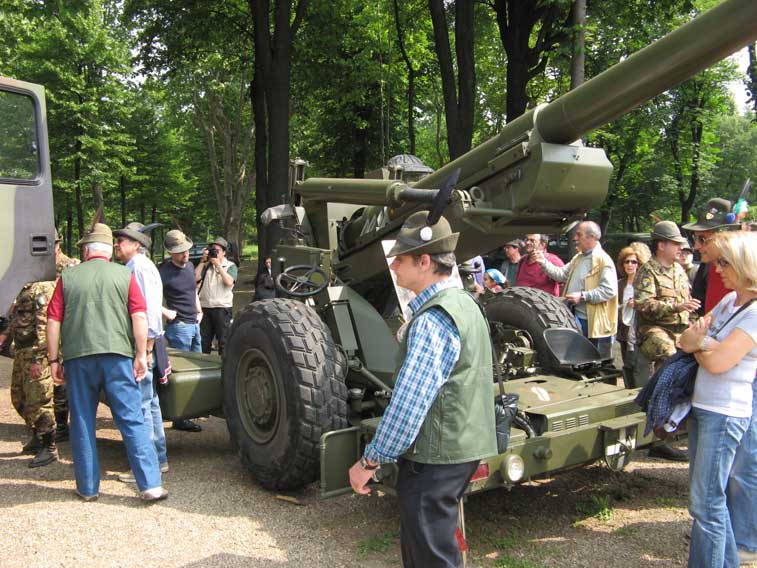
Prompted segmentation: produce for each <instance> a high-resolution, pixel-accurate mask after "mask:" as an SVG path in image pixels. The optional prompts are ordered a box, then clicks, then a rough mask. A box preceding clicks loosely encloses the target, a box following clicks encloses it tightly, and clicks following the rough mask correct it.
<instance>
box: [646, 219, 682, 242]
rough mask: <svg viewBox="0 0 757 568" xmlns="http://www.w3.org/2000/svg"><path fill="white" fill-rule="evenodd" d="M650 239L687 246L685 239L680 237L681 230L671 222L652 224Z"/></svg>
mask: <svg viewBox="0 0 757 568" xmlns="http://www.w3.org/2000/svg"><path fill="white" fill-rule="evenodd" d="M652 238H653V239H659V240H662V241H673V242H674V243H681V244H682V245H685V244H688V242H689V241H687V240H686V237H683V236H682V235H681V230H680V229H679V228H678V225H676V224H675V223H673V221H660V222H659V223H655V224H654V229H652Z"/></svg>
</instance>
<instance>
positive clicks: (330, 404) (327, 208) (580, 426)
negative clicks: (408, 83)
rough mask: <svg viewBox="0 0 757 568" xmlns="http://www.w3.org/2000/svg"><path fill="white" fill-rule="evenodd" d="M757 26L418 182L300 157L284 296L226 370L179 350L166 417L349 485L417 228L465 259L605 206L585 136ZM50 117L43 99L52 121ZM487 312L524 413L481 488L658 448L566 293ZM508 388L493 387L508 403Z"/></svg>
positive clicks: (379, 396)
mask: <svg viewBox="0 0 757 568" xmlns="http://www.w3.org/2000/svg"><path fill="white" fill-rule="evenodd" d="M755 21H757V3H755V2H754V1H753V0H727V1H726V2H724V3H722V4H721V5H719V6H717V7H716V8H714V9H712V10H711V11H709V12H707V13H706V14H703V15H701V16H699V17H697V18H696V19H694V20H693V21H692V22H690V23H688V24H686V25H685V26H683V27H682V28H680V29H678V30H676V31H675V32H673V33H671V34H669V35H668V36H666V37H665V38H663V39H661V40H660V41H658V42H656V43H655V44H653V45H651V46H649V47H647V48H645V49H644V50H642V51H640V52H639V53H637V54H635V55H633V56H631V57H629V58H628V59H626V60H624V61H623V62H621V63H620V64H618V65H617V66H615V67H613V68H611V69H608V70H607V71H605V72H604V73H602V74H600V75H598V76H597V77H595V78H593V79H592V80H590V81H588V82H587V83H585V84H584V85H582V86H581V87H579V88H577V89H575V90H573V91H571V92H570V93H568V94H566V95H564V96H562V97H560V98H558V99H557V100H555V101H553V102H552V103H550V104H547V105H540V106H538V107H537V108H535V109H532V110H530V111H528V112H527V113H526V114H524V115H522V116H520V117H518V118H517V119H515V120H513V121H512V122H510V123H509V124H508V125H507V126H506V127H505V128H504V129H503V130H502V131H501V132H500V133H499V134H498V135H496V136H494V137H493V138H492V139H490V140H488V141H486V142H484V143H483V144H481V145H480V146H478V147H476V148H474V149H473V150H471V151H470V152H468V153H467V154H465V155H463V156H461V157H460V158H458V159H456V160H454V161H452V162H451V163H449V164H447V165H445V166H444V167H442V168H441V169H439V170H437V171H436V172H433V173H429V174H427V175H422V176H419V179H417V180H409V179H407V180H403V179H402V175H401V174H400V173H398V172H399V169H398V168H394V171H389V170H390V169H389V168H388V169H387V172H386V173H384V172H382V173H380V175H376V176H375V178H374V179H364V180H357V179H325V178H309V179H305V178H304V175H303V171H304V168H303V165H302V164H301V163H299V164H296V166H295V168H294V169H293V172H294V173H293V175H292V176H291V177H292V179H293V183H292V185H291V194H290V196H289V201H288V203H285V204H282V205H280V206H277V207H274V208H271V209H269V210H267V211H266V212H264V214H263V219H264V221H265V222H267V223H275V224H277V225H279V226H280V228H281V230H282V231H283V232H284V234H285V236H284V238H283V239H282V241H281V242H280V243H279V244H278V245H277V247H276V249H275V253H274V259H275V260H274V270H275V273H276V282H277V286H278V288H279V292H280V294H281V296H282V297H280V298H276V299H273V300H264V301H259V302H255V303H252V304H250V305H249V306H247V307H246V308H245V309H244V310H242V311H241V312H240V313H238V314H236V317H235V320H234V323H233V326H232V328H231V330H230V334H229V338H228V341H227V345H226V350H225V353H224V358H223V360H222V361H221V360H219V359H218V358H216V357H214V356H210V355H191V354H182V353H178V352H173V353H172V362H173V368H174V374H173V375H172V376H171V378H170V379H169V384H168V386H167V387H166V388H165V389H164V390H163V391H162V392H161V406H162V409H163V415H164V418H165V419H167V420H170V419H175V418H193V417H198V416H206V415H209V414H212V415H217V416H224V417H225V419H226V421H227V424H228V428H229V432H230V434H231V438H232V440H233V442H234V443H235V445H236V446H237V448H238V450H239V454H240V457H241V460H242V463H243V464H244V465H245V467H246V468H247V469H248V470H249V472H250V474H251V476H252V477H253V478H254V479H255V480H257V481H258V482H259V483H261V484H262V485H264V486H265V487H269V488H273V489H293V488H298V487H301V486H303V485H305V484H308V483H311V482H313V481H315V480H316V479H318V478H319V477H320V480H321V490H322V495H324V496H333V495H337V494H340V493H341V492H344V491H348V490H349V485H348V478H347V469H348V467H349V466H350V465H351V464H352V463H353V462H354V461H355V460H356V459H357V458H358V456H359V455H360V452H361V450H362V447H363V445H364V444H365V443H366V441H367V440H369V439H370V437H371V436H372V435H373V433H374V432H375V430H376V426H377V424H378V422H379V421H380V419H381V415H382V414H383V412H384V410H385V409H386V407H387V405H388V404H389V402H390V400H391V396H392V388H393V386H394V385H393V377H394V366H395V358H396V354H397V349H398V346H397V342H396V339H395V335H394V333H395V331H396V330H397V329H398V328H399V326H400V325H401V324H402V322H403V321H404V314H403V311H402V307H403V305H404V304H405V303H406V301H407V297H406V291H404V290H403V289H401V288H398V287H397V286H396V285H395V283H394V280H393V279H392V274H391V272H390V271H389V269H388V263H387V259H386V258H385V257H384V255H385V251H387V250H389V248H388V247H390V246H391V244H392V241H393V239H394V238H395V235H396V234H397V232H398V230H399V228H400V227H401V225H402V223H403V221H404V220H405V219H406V218H407V217H408V216H409V215H410V214H412V213H413V212H415V211H417V210H419V209H422V208H429V207H436V208H439V209H440V210H442V211H443V213H444V215H445V217H446V218H447V219H448V220H449V221H450V223H451V225H452V228H453V230H455V231H458V232H459V233H460V238H459V242H458V246H457V250H456V254H457V257H458V259H460V260H461V261H462V260H465V259H468V258H471V257H474V256H476V255H478V254H480V253H482V252H486V251H489V250H492V249H494V248H496V247H498V246H501V244H502V243H503V242H506V241H507V240H508V239H510V238H512V237H514V236H517V235H523V234H525V233H547V234H555V233H558V232H560V231H561V230H564V229H566V228H568V227H569V226H570V225H571V223H573V222H574V221H575V220H576V219H579V218H581V217H582V215H583V214H584V213H585V212H586V211H587V210H589V209H591V208H594V207H596V206H598V205H599V204H600V203H601V202H602V200H603V199H604V198H605V196H606V193H607V190H608V184H609V180H610V176H611V172H612V165H611V164H610V162H609V160H608V159H607V156H606V155H605V153H604V151H603V150H602V149H600V148H590V147H586V146H585V145H583V144H582V143H581V140H580V138H581V136H582V135H583V134H585V133H586V132H589V131H590V130H591V129H593V128H596V127H598V126H601V125H603V124H606V123H607V122H609V121H611V120H613V119H614V118H616V117H618V116H620V115H622V114H624V113H626V112H628V111H630V110H631V109H633V108H635V107H636V106H638V105H639V104H641V103H643V102H645V101H647V100H648V99H650V98H651V97H653V96H655V95H657V94H659V93H662V92H664V91H665V90H666V89H668V88H670V87H672V86H674V85H676V84H678V83H679V82H681V81H682V80H684V79H686V78H688V77H690V76H692V75H694V74H695V73H697V72H698V71H700V70H702V69H704V68H706V67H707V66H709V65H711V64H712V63H714V62H716V61H718V60H720V59H722V58H724V57H726V56H728V55H729V54H731V53H733V52H734V51H736V50H737V49H738V48H740V47H742V46H744V45H746V44H748V43H750V42H753V41H755V39H757V26H755V25H754V22H755ZM0 85H7V83H6V82H5V81H2V82H0ZM3 88H4V89H6V87H3ZM35 100H36V99H35ZM40 108H41V110H40ZM43 111H44V107H40V106H39V104H38V103H37V106H35V113H36V114H35V116H37V118H38V122H39V123H40V124H41V123H42V122H41V121H42V120H43V117H44V112H43ZM38 128H39V124H38ZM44 158H46V155H44ZM35 159H36V160H40V159H43V158H42V157H41V156H39V155H36V154H35ZM35 179H36V178H35ZM48 235H49V233H48ZM3 286H5V281H3ZM486 312H487V317H488V319H489V321H490V325H491V330H492V342H493V344H494V346H495V350H496V355H497V360H498V362H499V364H500V367H501V368H502V369H503V372H504V374H505V378H506V379H507V380H506V381H505V383H504V385H505V390H507V391H508V392H514V393H517V394H518V395H519V409H520V417H521V419H520V420H519V422H518V427H517V428H513V430H512V432H511V436H510V443H509V446H508V448H507V450H506V451H504V452H503V453H501V454H500V455H498V456H495V457H493V458H490V459H487V460H483V461H482V462H481V464H480V466H479V468H478V470H477V471H476V473H475V475H474V477H473V479H472V480H471V483H470V484H469V487H468V492H476V491H482V490H488V489H492V488H496V487H509V486H511V485H513V484H515V483H518V482H521V481H523V480H527V479H531V478H534V477H537V476H542V475H546V474H551V473H553V472H557V471H559V470H562V469H566V468H571V467H575V466H579V465H582V464H587V463H592V462H595V461H597V460H601V459H604V460H605V461H606V462H607V464H608V465H609V466H610V467H611V468H615V469H617V468H621V467H623V466H624V465H625V463H627V461H628V459H629V458H630V456H631V454H632V452H633V451H634V450H635V449H637V448H639V447H641V446H645V445H648V444H651V443H653V439H652V438H651V437H650V436H645V435H644V434H643V430H644V428H643V426H644V416H643V414H642V413H641V412H639V411H638V408H637V407H636V406H635V404H634V398H635V396H636V394H637V391H635V390H629V389H626V388H624V386H623V385H622V383H621V378H620V377H621V375H620V372H619V371H618V370H617V369H615V368H613V367H612V366H610V365H607V364H606V363H604V362H602V361H599V356H598V354H597V353H596V351H595V350H594V349H593V347H592V346H591V345H590V344H587V342H586V341H585V340H584V338H583V337H581V336H580V335H579V334H578V333H577V329H576V326H575V323H574V320H573V318H572V315H571V314H570V312H569V311H567V310H566V309H565V307H564V306H563V305H562V304H561V303H560V302H559V300H557V299H555V298H553V297H552V296H549V295H547V294H544V293H542V292H540V291H535V290H532V289H520V288H513V289H510V290H508V291H506V292H505V293H504V294H502V295H501V296H499V297H498V298H497V299H496V300H495V301H492V302H490V303H489V304H487V306H486ZM497 394H498V386H497V385H496V384H493V385H492V403H494V397H495V396H496V395H497ZM492 427H493V428H494V424H492ZM382 476H383V478H382V481H381V482H382V483H383V485H384V486H385V487H386V488H387V489H388V490H391V489H392V487H393V485H394V483H395V480H396V476H395V472H394V471H393V469H392V468H391V467H386V468H382Z"/></svg>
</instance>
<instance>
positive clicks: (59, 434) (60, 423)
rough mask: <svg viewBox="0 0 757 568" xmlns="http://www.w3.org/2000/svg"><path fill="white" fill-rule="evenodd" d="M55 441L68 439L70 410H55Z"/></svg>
mask: <svg viewBox="0 0 757 568" xmlns="http://www.w3.org/2000/svg"><path fill="white" fill-rule="evenodd" d="M55 424H56V426H55V441H56V442H66V441H68V410H63V411H56V412H55Z"/></svg>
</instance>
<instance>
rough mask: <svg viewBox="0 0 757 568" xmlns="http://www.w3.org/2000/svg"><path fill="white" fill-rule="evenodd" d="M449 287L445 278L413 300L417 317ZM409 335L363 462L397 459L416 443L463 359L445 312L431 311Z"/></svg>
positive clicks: (424, 314) (411, 306)
mask: <svg viewBox="0 0 757 568" xmlns="http://www.w3.org/2000/svg"><path fill="white" fill-rule="evenodd" d="M449 286H450V284H449V281H448V280H443V281H441V282H437V283H436V284H434V285H433V286H429V287H428V288H426V289H425V290H424V291H423V292H421V293H420V294H419V295H418V296H417V297H416V298H414V299H413V301H412V302H410V309H411V310H412V312H413V314H415V313H416V312H417V311H418V310H419V309H420V308H421V306H423V304H425V303H426V302H427V301H428V300H429V299H431V298H432V297H433V296H434V295H436V294H437V293H438V292H440V291H441V290H444V289H445V288H447V287H449ZM407 333H408V334H409V335H408V337H407V354H406V356H405V360H404V361H403V363H402V367H401V368H400V371H399V373H398V374H397V382H396V384H395V387H394V392H393V393H392V400H391V402H390V403H389V407H388V408H387V409H386V412H385V413H384V416H383V417H382V418H381V422H380V423H379V426H378V429H377V430H376V435H375V436H374V438H373V440H371V442H370V443H369V444H368V445H367V446H366V448H365V458H366V459H367V460H369V461H371V462H374V463H386V462H392V461H395V460H396V459H397V458H398V457H399V456H401V455H402V454H404V453H405V452H406V451H407V449H408V448H409V447H410V446H411V445H412V443H413V442H414V441H415V438H416V437H417V436H418V432H419V431H420V429H421V426H422V424H423V421H424V420H425V419H426V414H428V411H429V409H430V408H431V405H432V404H433V403H434V400H435V399H436V395H437V394H439V390H440V389H441V388H442V387H443V386H444V383H445V382H447V379H448V378H449V377H450V375H451V374H452V369H453V368H454V366H455V364H456V363H457V360H458V358H459V357H460V333H459V332H458V330H457V327H456V326H455V324H454V322H453V321H452V318H450V317H449V315H447V313H446V312H445V311H444V310H442V309H441V308H438V307H434V308H431V309H429V310H426V311H425V312H423V313H422V314H421V315H419V316H418V317H417V318H415V319H413V323H412V325H411V326H409V329H408V330H407Z"/></svg>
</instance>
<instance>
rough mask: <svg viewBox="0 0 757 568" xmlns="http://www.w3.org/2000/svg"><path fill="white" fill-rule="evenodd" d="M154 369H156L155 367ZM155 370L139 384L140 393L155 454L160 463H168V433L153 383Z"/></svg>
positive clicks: (148, 372)
mask: <svg viewBox="0 0 757 568" xmlns="http://www.w3.org/2000/svg"><path fill="white" fill-rule="evenodd" d="M153 368H154V367H153ZM153 368H150V369H149V370H148V371H147V375H145V378H144V379H142V381H140V383H139V391H140V394H141V396H142V414H143V415H144V417H145V424H146V425H147V428H148V430H150V439H151V440H152V442H153V444H155V452H156V453H157V454H158V462H159V463H160V464H164V463H167V462H168V455H167V454H166V433H165V431H164V430H163V415H162V414H161V413H160V401H159V400H158V393H157V391H156V390H155V384H154V383H153V380H152V379H153V373H152V370H153Z"/></svg>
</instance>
